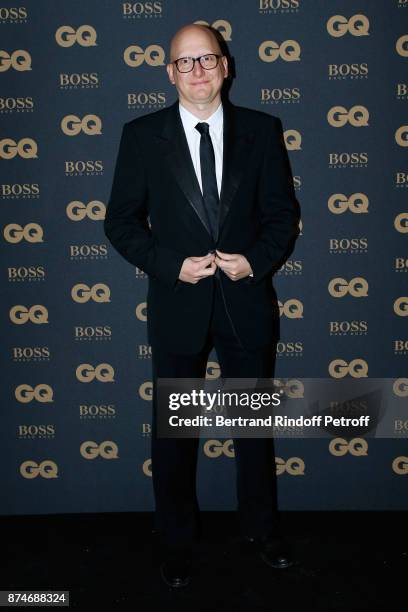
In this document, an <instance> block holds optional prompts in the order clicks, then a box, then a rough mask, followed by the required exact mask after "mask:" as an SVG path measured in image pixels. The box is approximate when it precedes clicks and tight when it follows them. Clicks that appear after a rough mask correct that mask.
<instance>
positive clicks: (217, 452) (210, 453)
mask: <svg viewBox="0 0 408 612" xmlns="http://www.w3.org/2000/svg"><path fill="white" fill-rule="evenodd" d="M203 451H204V454H205V455H206V456H207V457H209V458H210V459H216V458H218V457H221V455H225V456H226V457H235V452H234V446H233V441H232V440H225V442H221V440H207V441H206V442H205V444H204V446H203Z"/></svg>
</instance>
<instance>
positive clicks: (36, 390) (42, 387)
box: [14, 383, 54, 404]
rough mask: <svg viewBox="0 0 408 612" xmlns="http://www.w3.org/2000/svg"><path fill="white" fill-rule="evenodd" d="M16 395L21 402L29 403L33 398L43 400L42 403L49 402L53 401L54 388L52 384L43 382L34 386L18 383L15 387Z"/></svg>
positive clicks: (38, 400)
mask: <svg viewBox="0 0 408 612" xmlns="http://www.w3.org/2000/svg"><path fill="white" fill-rule="evenodd" d="M14 396H15V398H16V400H17V401H18V402H20V403H21V404H29V403H30V402H32V401H33V400H36V401H37V402H41V403H42V404H49V403H51V402H53V401H54V400H53V397H54V394H53V390H52V388H51V387H50V385H47V384H45V383H41V384H39V385H36V386H35V387H32V386H31V385H25V384H22V385H18V387H16V388H15V391H14Z"/></svg>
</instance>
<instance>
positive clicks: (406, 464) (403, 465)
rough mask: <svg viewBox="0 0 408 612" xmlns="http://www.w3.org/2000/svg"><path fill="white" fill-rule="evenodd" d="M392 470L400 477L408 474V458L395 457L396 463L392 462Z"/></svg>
mask: <svg viewBox="0 0 408 612" xmlns="http://www.w3.org/2000/svg"><path fill="white" fill-rule="evenodd" d="M392 469H393V470H394V472H395V473H396V474H398V475H399V476H402V475H403V474H408V457H404V456H403V455H401V456H400V457H395V459H394V461H393V462H392Z"/></svg>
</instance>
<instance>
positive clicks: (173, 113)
mask: <svg viewBox="0 0 408 612" xmlns="http://www.w3.org/2000/svg"><path fill="white" fill-rule="evenodd" d="M178 104H179V103H178V101H176V102H175V103H174V104H172V105H171V106H170V107H169V108H168V111H169V112H168V114H167V116H166V120H165V124H164V128H163V130H162V132H161V134H160V136H159V140H160V143H161V145H162V147H163V154H164V156H165V158H166V160H167V164H168V166H169V168H170V170H171V172H172V174H173V176H174V178H175V180H176V181H177V183H178V185H179V187H180V188H181V190H182V191H183V193H184V195H185V197H186V198H187V200H188V202H189V203H190V205H191V206H192V208H193V209H194V211H195V213H196V214H197V216H198V218H199V220H200V221H201V223H202V225H203V227H204V228H205V230H206V232H207V233H208V234H209V235H211V231H210V227H209V224H208V221H207V215H206V211H205V205H204V200H203V196H202V193H201V189H200V185H199V183H198V180H197V176H196V173H195V170H194V165H193V162H192V159H191V155H190V151H189V148H188V143H187V138H186V135H185V133H184V129H183V124H182V121H181V117H180V113H179V108H178ZM223 110H224V134H223V170H222V183H221V196H220V208H219V224H218V229H219V232H218V236H220V234H221V231H222V228H223V226H224V223H225V219H226V217H227V215H228V213H229V211H230V209H231V203H232V200H233V197H234V195H235V193H236V190H237V188H238V185H239V183H240V180H241V177H242V174H243V172H244V170H245V167H246V164H247V161H248V158H249V152H250V147H251V144H252V142H253V137H254V134H253V133H252V132H250V131H248V130H247V129H246V128H245V127H244V126H240V125H237V123H236V120H235V113H234V106H233V105H232V104H231V103H230V102H223ZM218 236H216V242H217V239H218Z"/></svg>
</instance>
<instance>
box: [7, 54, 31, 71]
mask: <svg viewBox="0 0 408 612" xmlns="http://www.w3.org/2000/svg"><path fill="white" fill-rule="evenodd" d="M10 68H13V70H17V72H25V71H26V70H31V55H30V54H29V52H28V51H25V50H24V49H17V50H16V51H13V53H12V54H11V55H10V54H9V53H7V51H3V50H2V49H0V72H6V70H9V69H10Z"/></svg>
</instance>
